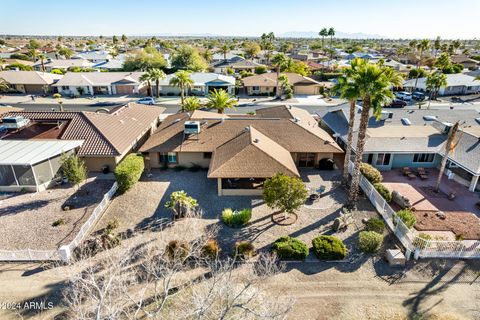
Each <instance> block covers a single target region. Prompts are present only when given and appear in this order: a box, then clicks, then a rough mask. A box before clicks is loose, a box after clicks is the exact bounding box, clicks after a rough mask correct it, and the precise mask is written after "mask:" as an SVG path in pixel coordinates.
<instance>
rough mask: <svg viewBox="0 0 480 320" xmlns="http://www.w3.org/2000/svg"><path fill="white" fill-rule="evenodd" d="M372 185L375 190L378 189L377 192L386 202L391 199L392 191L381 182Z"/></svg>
mask: <svg viewBox="0 0 480 320" xmlns="http://www.w3.org/2000/svg"><path fill="white" fill-rule="evenodd" d="M373 187H374V188H375V190H377V191H378V193H380V195H381V196H382V198H383V199H385V201H387V202H390V201H392V193H391V192H390V190H388V189H387V187H385V186H384V185H383V184H381V183H374V184H373Z"/></svg>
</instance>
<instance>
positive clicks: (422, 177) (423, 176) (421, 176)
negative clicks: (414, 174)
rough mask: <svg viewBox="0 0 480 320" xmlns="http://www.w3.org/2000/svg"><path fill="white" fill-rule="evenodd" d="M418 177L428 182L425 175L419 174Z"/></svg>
mask: <svg viewBox="0 0 480 320" xmlns="http://www.w3.org/2000/svg"><path fill="white" fill-rule="evenodd" d="M418 176H419V177H420V179H422V180H428V176H427V175H426V174H422V173H420V174H419V175H418Z"/></svg>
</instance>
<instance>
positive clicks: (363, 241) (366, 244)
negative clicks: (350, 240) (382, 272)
mask: <svg viewBox="0 0 480 320" xmlns="http://www.w3.org/2000/svg"><path fill="white" fill-rule="evenodd" d="M382 242H383V235H381V234H380V233H377V232H375V231H361V232H360V234H359V235H358V247H359V248H360V250H362V251H363V252H370V253H374V252H377V251H378V249H380V246H381V245H382Z"/></svg>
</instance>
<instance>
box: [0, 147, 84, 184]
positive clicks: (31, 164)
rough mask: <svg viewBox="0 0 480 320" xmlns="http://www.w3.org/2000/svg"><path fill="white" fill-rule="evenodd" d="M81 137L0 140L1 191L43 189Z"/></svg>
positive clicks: (49, 182) (55, 174)
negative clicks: (62, 157)
mask: <svg viewBox="0 0 480 320" xmlns="http://www.w3.org/2000/svg"><path fill="white" fill-rule="evenodd" d="M82 143H83V141H81V140H0V191H21V190H26V191H42V190H45V189H46V188H47V187H48V186H49V185H50V184H51V183H52V180H53V179H54V178H55V177H56V176H57V174H58V172H59V170H60V167H61V156H62V154H64V153H65V154H67V155H69V154H71V153H73V152H74V150H75V149H76V148H78V147H80V146H81V145H82Z"/></svg>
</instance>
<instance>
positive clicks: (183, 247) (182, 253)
mask: <svg viewBox="0 0 480 320" xmlns="http://www.w3.org/2000/svg"><path fill="white" fill-rule="evenodd" d="M189 251H190V248H189V246H188V243H187V242H185V241H178V240H172V241H170V242H169V243H168V244H167V246H166V248H165V253H166V254H167V256H168V258H170V259H171V260H176V259H185V258H186V257H187V256H188V253H189Z"/></svg>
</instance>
